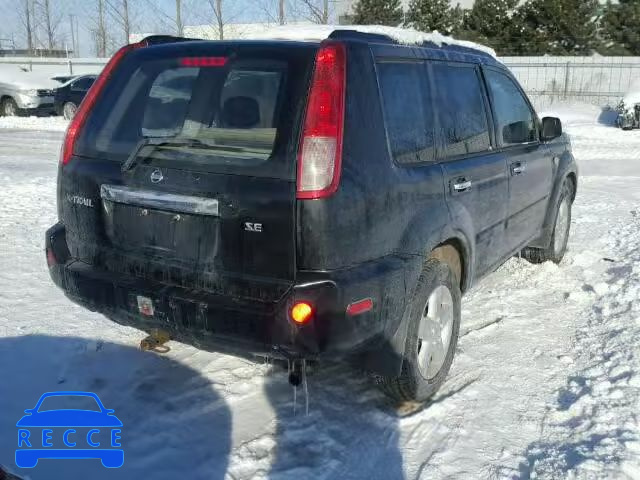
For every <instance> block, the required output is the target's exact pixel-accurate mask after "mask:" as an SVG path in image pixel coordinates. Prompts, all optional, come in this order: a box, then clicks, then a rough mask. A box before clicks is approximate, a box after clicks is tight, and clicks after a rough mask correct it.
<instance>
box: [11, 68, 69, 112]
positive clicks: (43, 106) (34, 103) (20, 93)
mask: <svg viewBox="0 0 640 480" xmlns="http://www.w3.org/2000/svg"><path fill="white" fill-rule="evenodd" d="M59 85H60V83H59V82H56V81H55V80H52V79H51V78H48V77H43V76H42V75H38V74H35V73H34V72H23V71H19V70H18V71H15V72H11V73H9V72H7V71H3V72H2V73H1V74H0V115H3V116H9V117H10V116H16V115H37V114H43V115H48V114H52V113H54V107H53V101H54V89H55V88H56V87H57V86H59Z"/></svg>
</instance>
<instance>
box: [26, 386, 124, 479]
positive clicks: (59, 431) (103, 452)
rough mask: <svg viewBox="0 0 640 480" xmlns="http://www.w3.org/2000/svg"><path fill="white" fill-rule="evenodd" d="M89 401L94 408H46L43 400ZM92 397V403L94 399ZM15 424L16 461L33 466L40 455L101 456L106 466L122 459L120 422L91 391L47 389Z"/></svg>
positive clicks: (66, 456) (58, 401) (93, 457)
mask: <svg viewBox="0 0 640 480" xmlns="http://www.w3.org/2000/svg"><path fill="white" fill-rule="evenodd" d="M45 401H47V402H48V403H49V404H51V403H55V404H60V403H63V404H64V403H71V404H73V403H76V404H77V403H79V402H78V401H80V402H82V403H83V407H84V404H85V403H89V404H90V405H91V406H92V407H93V408H91V409H85V408H65V407H63V408H56V409H52V410H51V409H46V408H44V407H43V402H45ZM93 401H95V407H94V403H93ZM25 413H26V415H25V416H24V417H22V418H21V419H20V420H19V421H18V423H17V424H16V426H17V427H18V448H17V450H16V465H17V466H18V467H20V468H33V467H35V466H36V465H37V464H38V460H39V459H41V458H43V459H44V458H52V459H100V461H101V462H102V465H104V466H105V467H107V468H118V467H121V466H122V464H123V463H124V450H122V448H121V447H122V445H121V444H120V439H121V432H122V430H121V427H122V422H121V421H120V420H119V419H118V417H116V416H115V415H114V414H113V413H114V410H110V409H107V408H105V407H104V405H103V404H102V402H101V401H100V398H98V396H97V395H96V394H95V393H91V392H49V393H45V394H44V395H42V396H41V397H40V400H38V403H37V404H36V406H35V407H34V408H32V409H28V410H25Z"/></svg>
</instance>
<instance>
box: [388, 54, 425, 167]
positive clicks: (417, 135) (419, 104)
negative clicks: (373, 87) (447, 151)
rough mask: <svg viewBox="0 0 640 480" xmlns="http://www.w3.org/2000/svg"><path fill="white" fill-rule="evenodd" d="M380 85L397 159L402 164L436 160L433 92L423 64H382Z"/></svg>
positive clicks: (391, 144) (389, 138)
mask: <svg viewBox="0 0 640 480" xmlns="http://www.w3.org/2000/svg"><path fill="white" fill-rule="evenodd" d="M377 70H378V82H379V85H380V93H381V97H382V105H383V109H384V117H385V124H386V128H387V137H388V140H389V147H390V150H391V155H392V157H393V159H394V160H395V161H396V162H398V163H401V164H411V163H422V162H428V161H432V160H433V159H434V158H435V150H434V134H433V119H432V113H431V108H429V105H430V104H431V90H430V88H429V85H428V81H427V79H426V68H425V65H424V64H423V63H419V62H381V63H378V65H377Z"/></svg>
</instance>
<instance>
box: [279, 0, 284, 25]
mask: <svg viewBox="0 0 640 480" xmlns="http://www.w3.org/2000/svg"><path fill="white" fill-rule="evenodd" d="M278 23H279V24H280V25H284V0H278Z"/></svg>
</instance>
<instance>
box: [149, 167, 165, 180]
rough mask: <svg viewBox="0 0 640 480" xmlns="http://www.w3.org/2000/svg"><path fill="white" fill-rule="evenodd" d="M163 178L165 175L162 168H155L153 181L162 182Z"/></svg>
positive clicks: (152, 176) (152, 173) (152, 174)
mask: <svg viewBox="0 0 640 480" xmlns="http://www.w3.org/2000/svg"><path fill="white" fill-rule="evenodd" d="M163 179H164V175H162V172H161V171H160V170H158V169H155V170H154V171H153V172H151V181H152V182H153V183H160V182H161V181H162V180H163Z"/></svg>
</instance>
